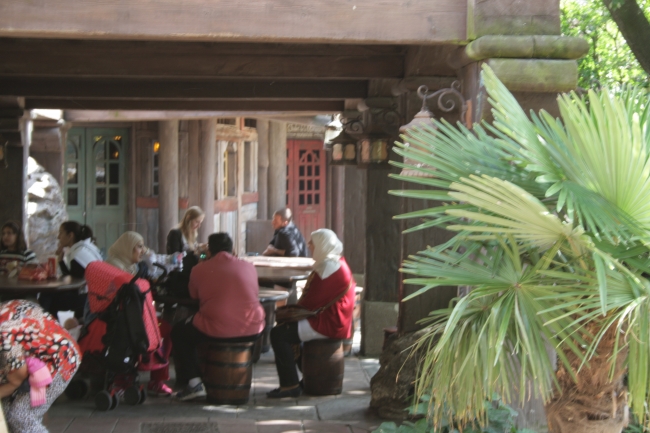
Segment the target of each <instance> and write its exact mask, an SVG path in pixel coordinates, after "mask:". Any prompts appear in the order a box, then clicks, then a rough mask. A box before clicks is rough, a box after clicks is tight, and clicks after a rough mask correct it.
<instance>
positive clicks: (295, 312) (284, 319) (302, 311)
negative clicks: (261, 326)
mask: <svg viewBox="0 0 650 433" xmlns="http://www.w3.org/2000/svg"><path fill="white" fill-rule="evenodd" d="M353 281H354V280H353V279H350V284H348V288H347V289H345V290H344V291H343V292H342V293H341V294H340V295H338V296H337V297H336V298H334V299H332V300H331V301H330V302H328V303H327V304H326V305H325V306H323V307H321V308H319V309H318V310H316V311H312V310H310V309H308V308H305V307H303V306H302V305H297V304H293V305H285V306H284V307H280V308H278V309H276V310H275V320H276V322H278V323H291V322H299V321H301V320H304V319H309V318H310V317H314V316H316V315H318V314H320V313H322V312H323V311H325V310H327V309H328V308H329V307H331V306H332V305H334V304H335V303H336V302H338V300H339V299H341V298H342V297H343V296H345V294H346V293H348V290H350V288H351V287H352V282H353Z"/></svg>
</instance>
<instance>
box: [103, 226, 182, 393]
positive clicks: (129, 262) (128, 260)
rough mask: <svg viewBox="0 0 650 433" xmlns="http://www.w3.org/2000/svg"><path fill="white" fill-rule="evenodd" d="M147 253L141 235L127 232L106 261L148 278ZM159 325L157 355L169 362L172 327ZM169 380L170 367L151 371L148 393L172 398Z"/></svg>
mask: <svg viewBox="0 0 650 433" xmlns="http://www.w3.org/2000/svg"><path fill="white" fill-rule="evenodd" d="M146 251H147V247H145V246H144V239H143V238H142V236H141V235H140V234H139V233H136V232H125V233H124V234H123V235H122V236H120V237H119V238H118V239H117V241H115V243H114V244H113V245H111V247H110V248H109V249H108V260H106V261H107V262H108V263H110V264H111V265H113V266H115V267H116V268H120V269H122V270H123V271H126V272H128V273H130V274H131V275H138V276H140V277H146V275H147V265H146V264H145V262H143V261H142V259H143V256H144V253H145V252H146ZM158 325H159V326H160V335H161V337H162V339H163V343H162V345H161V348H160V350H159V351H158V353H157V355H159V357H160V361H167V360H168V359H169V355H170V353H171V350H172V345H171V341H172V340H171V326H170V325H169V323H167V321H165V320H159V321H158ZM167 380H169V365H165V366H164V367H161V368H156V369H153V370H151V375H150V379H149V383H148V384H147V391H148V392H149V394H150V395H154V396H157V397H168V396H171V394H172V389H171V388H170V387H169V386H168V385H167V384H166V383H165V381H167Z"/></svg>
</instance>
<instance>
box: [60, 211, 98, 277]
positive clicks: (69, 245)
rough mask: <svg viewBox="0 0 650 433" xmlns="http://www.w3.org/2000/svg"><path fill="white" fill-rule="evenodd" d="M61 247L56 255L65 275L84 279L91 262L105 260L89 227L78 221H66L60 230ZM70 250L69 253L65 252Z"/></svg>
mask: <svg viewBox="0 0 650 433" xmlns="http://www.w3.org/2000/svg"><path fill="white" fill-rule="evenodd" d="M58 239H59V247H58V248H57V250H56V255H57V257H58V259H59V268H60V269H61V273H62V274H63V275H71V276H73V277H75V278H83V277H84V275H85V273H86V266H88V264H89V263H90V262H94V261H97V260H104V258H103V257H102V253H101V252H100V251H99V248H97V245H95V241H94V239H93V231H92V229H91V228H90V227H88V226H87V225H81V224H79V223H78V222H76V221H66V222H64V223H63V224H61V227H60V228H59V237H58ZM66 249H68V251H67V253H66V252H65V250H66Z"/></svg>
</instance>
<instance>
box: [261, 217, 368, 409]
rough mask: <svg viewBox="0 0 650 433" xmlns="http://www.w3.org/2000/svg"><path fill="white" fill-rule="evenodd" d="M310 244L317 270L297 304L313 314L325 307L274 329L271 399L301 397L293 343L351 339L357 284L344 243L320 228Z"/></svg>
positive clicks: (268, 394) (268, 395) (272, 331)
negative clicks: (274, 372) (274, 382)
mask: <svg viewBox="0 0 650 433" xmlns="http://www.w3.org/2000/svg"><path fill="white" fill-rule="evenodd" d="M307 245H308V247H309V250H310V251H311V253H312V257H313V258H314V261H315V263H314V271H313V272H312V273H311V275H310V276H309V279H308V280H307V284H306V285H305V289H304V291H303V293H302V296H301V297H300V299H299V300H298V305H300V306H302V307H305V308H307V309H308V310H311V311H318V310H320V309H321V308H323V307H326V308H324V309H323V310H322V311H321V312H320V313H319V314H317V315H315V316H312V317H310V318H308V319H304V320H300V321H298V322H290V323H281V324H278V325H277V326H276V327H274V328H273V329H272V330H271V345H272V346H273V352H274V353H275V366H276V368H277V370H278V376H279V377H280V387H279V388H276V389H274V390H273V391H270V392H268V393H267V397H268V398H283V397H297V396H299V395H300V394H302V389H301V388H300V385H299V381H298V372H297V371H296V361H295V359H294V352H293V345H294V344H299V343H300V342H301V341H310V340H317V339H323V338H332V339H345V338H348V337H349V333H350V325H351V324H352V311H353V310H354V297H355V293H354V288H355V286H356V283H355V282H354V279H353V278H352V272H351V271H350V268H349V267H348V264H347V262H346V261H345V259H344V258H343V255H342V254H343V244H342V243H341V241H339V239H338V238H337V237H336V234H335V233H334V232H333V231H331V230H328V229H320V230H316V231H315V232H312V234H311V240H310V241H309V243H308V244H307Z"/></svg>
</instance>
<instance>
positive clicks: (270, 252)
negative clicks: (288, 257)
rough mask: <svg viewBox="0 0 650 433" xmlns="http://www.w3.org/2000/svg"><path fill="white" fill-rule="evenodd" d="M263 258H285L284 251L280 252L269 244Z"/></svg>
mask: <svg viewBox="0 0 650 433" xmlns="http://www.w3.org/2000/svg"><path fill="white" fill-rule="evenodd" d="M262 255H263V256H284V250H279V249H277V248H275V247H274V246H273V245H271V244H269V246H268V247H266V249H265V250H264V252H263V253H262Z"/></svg>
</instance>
